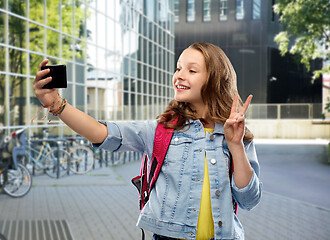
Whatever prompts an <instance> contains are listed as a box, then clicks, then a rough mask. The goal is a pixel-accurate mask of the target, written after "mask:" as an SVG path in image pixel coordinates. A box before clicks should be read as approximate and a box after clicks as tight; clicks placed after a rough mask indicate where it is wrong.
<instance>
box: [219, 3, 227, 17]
mask: <svg viewBox="0 0 330 240" xmlns="http://www.w3.org/2000/svg"><path fill="white" fill-rule="evenodd" d="M227 16H228V9H227V0H220V1H219V20H220V21H226V20H227Z"/></svg>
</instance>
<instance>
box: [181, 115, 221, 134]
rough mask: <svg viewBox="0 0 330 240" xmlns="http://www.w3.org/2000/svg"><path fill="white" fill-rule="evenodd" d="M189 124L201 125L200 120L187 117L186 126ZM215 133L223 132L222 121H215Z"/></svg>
mask: <svg viewBox="0 0 330 240" xmlns="http://www.w3.org/2000/svg"><path fill="white" fill-rule="evenodd" d="M189 123H190V125H191V126H193V125H194V124H196V125H198V124H200V125H202V123H201V121H200V120H193V119H189V120H187V121H186V126H187V125H189ZM214 133H216V134H224V133H225V132H224V129H223V124H222V123H217V122H216V123H215V126H214V131H213V134H214Z"/></svg>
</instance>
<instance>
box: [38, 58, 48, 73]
mask: <svg viewBox="0 0 330 240" xmlns="http://www.w3.org/2000/svg"><path fill="white" fill-rule="evenodd" d="M48 62H49V60H48V59H45V60H43V61H42V62H41V63H40V64H39V71H40V70H41V67H42V66H46V65H47V63H48Z"/></svg>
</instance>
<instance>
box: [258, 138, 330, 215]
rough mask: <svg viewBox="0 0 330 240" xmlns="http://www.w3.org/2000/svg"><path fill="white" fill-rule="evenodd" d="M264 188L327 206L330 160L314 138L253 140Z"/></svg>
mask: <svg viewBox="0 0 330 240" xmlns="http://www.w3.org/2000/svg"><path fill="white" fill-rule="evenodd" d="M256 144H257V146H256V148H257V154H258V158H259V162H260V167H261V181H262V182H263V190H264V191H267V192H271V193H275V194H279V195H282V196H285V197H289V198H293V199H296V200H299V201H303V202H307V203H310V204H314V205H317V206H321V207H325V208H327V209H330V164H329V163H327V158H326V150H327V146H326V145H325V144H316V141H312V140H311V141H303V142H301V141H294V140H293V141H290V142H289V141H282V142H281V141H274V140H273V142H271V141H267V140H264V141H263V140H256Z"/></svg>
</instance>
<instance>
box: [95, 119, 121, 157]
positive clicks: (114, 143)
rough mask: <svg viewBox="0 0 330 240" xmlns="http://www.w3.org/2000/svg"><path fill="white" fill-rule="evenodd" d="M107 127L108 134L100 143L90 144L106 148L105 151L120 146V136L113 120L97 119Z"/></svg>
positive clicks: (98, 147) (116, 148)
mask: <svg viewBox="0 0 330 240" xmlns="http://www.w3.org/2000/svg"><path fill="white" fill-rule="evenodd" d="M99 122H100V123H102V124H104V125H106V126H107V128H108V136H107V138H106V139H105V140H104V141H103V143H101V144H95V143H94V144H92V146H93V147H94V148H95V149H106V150H107V151H112V152H114V151H116V150H118V149H119V148H120V146H121V142H122V136H121V133H120V129H119V127H118V125H117V124H115V123H113V122H105V121H99Z"/></svg>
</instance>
